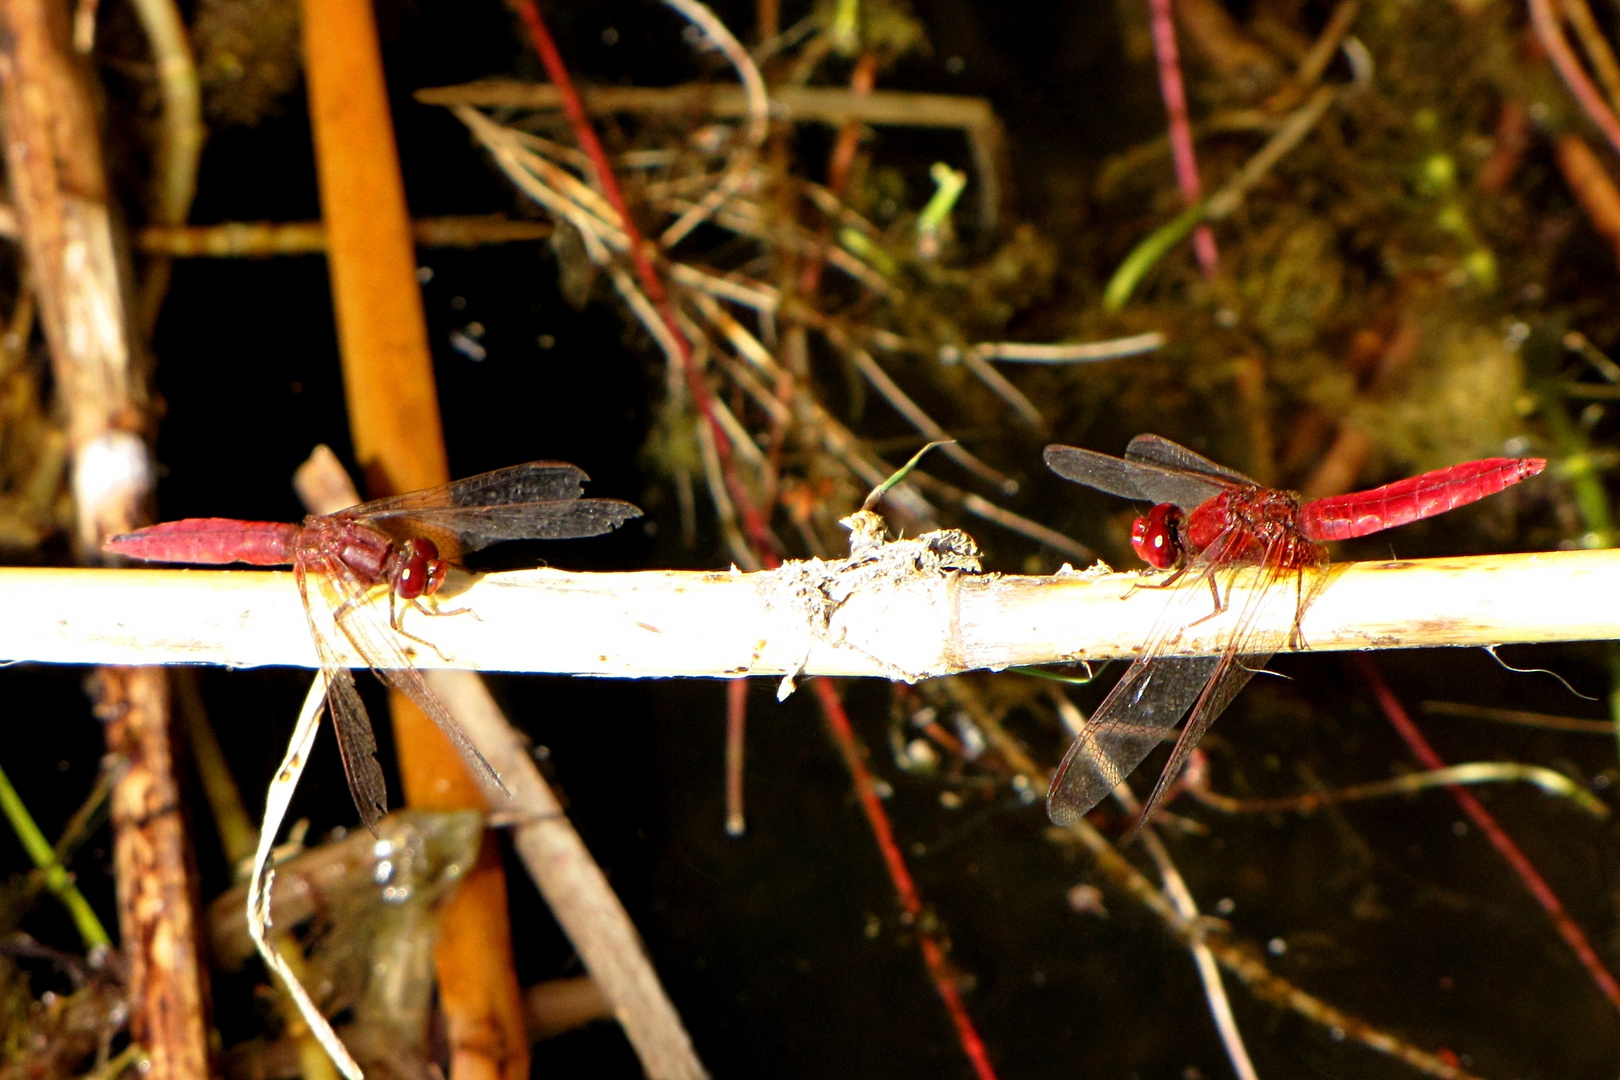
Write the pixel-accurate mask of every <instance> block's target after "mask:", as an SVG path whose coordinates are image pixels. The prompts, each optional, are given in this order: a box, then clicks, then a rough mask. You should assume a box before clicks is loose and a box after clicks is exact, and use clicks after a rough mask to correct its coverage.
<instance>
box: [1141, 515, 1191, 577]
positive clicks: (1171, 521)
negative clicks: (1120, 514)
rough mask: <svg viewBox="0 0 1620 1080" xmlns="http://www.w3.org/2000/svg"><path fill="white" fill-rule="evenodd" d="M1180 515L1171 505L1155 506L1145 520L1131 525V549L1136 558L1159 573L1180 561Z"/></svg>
mask: <svg viewBox="0 0 1620 1080" xmlns="http://www.w3.org/2000/svg"><path fill="white" fill-rule="evenodd" d="M1180 527H1181V511H1180V510H1179V509H1178V508H1177V507H1176V506H1175V504H1174V503H1159V504H1158V505H1157V506H1155V507H1154V508H1153V509H1152V510H1149V511H1148V513H1147V516H1146V517H1139V518H1137V519H1136V521H1135V522H1134V523H1132V525H1131V547H1132V549H1134V550H1135V552H1136V554H1137V555H1138V556H1139V557H1140V558H1141V559H1142V561H1143V562H1145V563H1147V564H1148V565H1149V566H1152V567H1154V568H1156V569H1159V570H1168V569H1170V567H1172V566H1174V565H1176V563H1177V562H1179V561H1180V559H1181V553H1182V547H1181V536H1180Z"/></svg>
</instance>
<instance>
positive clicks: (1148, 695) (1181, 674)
mask: <svg viewBox="0 0 1620 1080" xmlns="http://www.w3.org/2000/svg"><path fill="white" fill-rule="evenodd" d="M1220 660H1221V658H1220V657H1216V656H1145V657H1142V658H1140V659H1138V660H1136V661H1135V662H1134V663H1132V664H1131V666H1130V668H1129V669H1127V670H1126V672H1125V674H1124V675H1123V676H1121V677H1120V680H1119V682H1117V683H1115V684H1114V688H1113V689H1112V690H1111V691H1109V693H1108V696H1107V697H1106V698H1104V699H1103V703H1102V704H1101V705H1099V706H1098V707H1097V709H1096V711H1095V712H1093V713H1092V714H1091V717H1090V719H1089V720H1088V721H1087V723H1086V729H1085V731H1084V733H1082V734H1081V735H1080V736H1079V737H1078V738H1077V739H1075V741H1074V743H1073V745H1071V746H1070V747H1069V752H1068V753H1067V754H1066V755H1064V758H1063V763H1062V764H1061V765H1059V766H1058V770H1057V772H1056V774H1054V775H1053V777H1052V786H1051V789H1050V790H1049V791H1048V792H1047V795H1046V813H1047V816H1048V817H1050V818H1051V819H1052V821H1053V822H1055V823H1056V824H1058V825H1073V824H1074V823H1075V822H1077V821H1079V820H1080V819H1081V818H1083V817H1085V816H1086V814H1088V813H1090V812H1091V810H1092V808H1093V807H1095V806H1096V805H1097V804H1098V803H1100V802H1102V801H1103V800H1104V799H1106V798H1107V797H1108V795H1109V793H1110V792H1112V791H1113V790H1114V789H1115V788H1116V787H1118V786H1119V785H1120V784H1122V783H1123V782H1124V781H1125V778H1126V777H1127V776H1129V775H1130V774H1131V773H1133V772H1135V771H1136V767H1137V766H1138V765H1140V764H1142V762H1143V760H1144V759H1145V758H1146V757H1147V756H1148V755H1149V754H1151V753H1152V752H1153V750H1154V748H1156V747H1157V746H1158V745H1159V744H1160V743H1161V742H1163V741H1164V737H1165V734H1166V733H1167V732H1169V731H1172V730H1174V729H1175V726H1176V725H1177V724H1179V723H1180V722H1181V718H1182V717H1183V716H1185V715H1187V710H1188V709H1189V708H1191V706H1192V704H1193V703H1194V702H1195V701H1197V700H1198V696H1199V695H1200V694H1202V693H1203V692H1204V688H1205V687H1206V686H1208V685H1209V681H1210V677H1211V676H1212V675H1214V674H1215V672H1216V671H1217V670H1218V668H1219V665H1220Z"/></svg>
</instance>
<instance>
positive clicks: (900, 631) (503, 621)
mask: <svg viewBox="0 0 1620 1080" xmlns="http://www.w3.org/2000/svg"><path fill="white" fill-rule="evenodd" d="M922 542H923V541H921V540H918V541H906V542H902V543H899V544H893V545H889V546H887V547H885V548H883V549H881V550H882V551H883V552H891V551H899V550H901V549H906V550H913V549H907V548H906V545H908V544H909V545H916V544H919V543H922ZM880 560H881V556H880ZM1254 577H1255V575H1254V573H1253V572H1252V571H1239V572H1237V573H1236V574H1235V580H1234V582H1233V583H1232V588H1233V589H1234V590H1235V591H1234V592H1233V593H1232V594H1231V595H1230V597H1229V604H1228V608H1227V611H1226V612H1225V613H1223V614H1221V615H1219V616H1216V617H1214V618H1208V619H1205V620H1203V621H1202V622H1199V623H1197V624H1196V625H1194V626H1191V627H1190V628H1188V629H1187V630H1186V632H1185V633H1184V634H1182V635H1181V637H1180V639H1179V640H1178V641H1177V642H1176V643H1175V645H1174V646H1173V651H1175V652H1177V653H1182V654H1197V653H1208V652H1212V651H1216V650H1218V648H1219V647H1220V643H1221V642H1222V641H1223V640H1224V638H1225V636H1226V635H1227V634H1229V633H1230V632H1231V630H1232V624H1233V622H1234V620H1235V618H1236V613H1237V612H1239V611H1241V610H1243V608H1244V606H1245V605H1244V595H1245V590H1246V589H1247V588H1248V587H1249V584H1250V583H1251V582H1252V581H1253V580H1254ZM1145 580H1151V579H1145V578H1143V577H1142V576H1141V575H1139V574H1135V573H1127V574H1118V573H1103V572H1097V573H1092V572H1086V573H1077V572H1073V571H1070V572H1067V573H1062V574H1059V575H1057V576H1054V577H1024V576H1014V575H1006V576H1003V575H996V574H967V573H958V572H937V571H936V572H925V571H918V570H916V569H915V567H914V565H913V564H912V563H911V562H910V561H909V559H908V560H901V559H893V558H891V559H889V560H888V561H887V562H886V563H885V562H882V561H878V562H874V561H872V560H868V561H866V562H862V563H857V564H855V565H853V566H847V565H845V564H840V563H822V562H818V561H814V560H812V561H811V562H808V563H798V562H795V563H789V564H787V565H786V566H785V567H783V568H782V569H779V570H775V571H768V572H762V573H742V572H730V573H705V572H693V571H643V572H638V573H614V574H580V573H569V572H565V571H561V570H524V571H515V572H510V573H501V574H489V575H486V576H484V577H482V578H479V579H477V580H471V579H469V581H470V584H469V582H467V581H464V582H461V583H460V584H461V585H463V586H465V587H464V588H462V589H460V591H457V592H456V595H454V596H451V597H448V598H447V599H446V601H445V605H444V606H445V607H446V608H457V607H466V608H468V609H470V610H471V612H474V613H469V614H461V615H448V614H447V615H444V616H441V617H439V618H431V619H430V618H428V617H425V616H423V615H421V614H419V613H417V612H414V611H412V612H408V613H407V618H406V620H405V627H406V629H407V631H409V632H410V633H411V634H413V635H416V636H418V637H420V638H423V639H431V641H432V642H433V647H432V648H428V647H425V646H421V645H418V644H417V643H416V642H413V641H410V640H405V641H403V643H402V644H403V646H404V647H405V649H406V651H407V652H409V653H412V654H413V655H414V656H415V658H416V661H417V663H418V664H420V665H422V666H423V667H452V668H454V667H461V668H470V669H477V670H484V671H528V672H551V673H564V674H579V675H602V676H614V677H622V678H636V677H649V676H711V677H713V676H731V675H740V674H757V675H790V674H795V673H803V674H807V675H848V676H878V677H883V678H905V679H918V678H925V677H929V676H935V675H944V674H949V673H953V672H960V671H967V670H973V669H979V668H990V669H999V668H1005V667H1009V666H1012V665H1027V664H1050V663H1057V662H1063V661H1075V660H1082V659H1086V660H1098V659H1107V658H1121V657H1129V656H1131V655H1132V654H1133V652H1134V650H1135V649H1137V648H1138V647H1139V646H1140V645H1141V643H1142V642H1143V641H1145V640H1146V639H1147V638H1148V637H1149V635H1150V633H1151V632H1152V630H1153V627H1154V625H1155V622H1156V621H1157V620H1158V619H1159V618H1160V616H1161V615H1162V613H1163V612H1164V611H1165V607H1166V604H1167V602H1168V600H1169V594H1167V593H1166V592H1165V591H1163V590H1157V589H1142V588H1138V587H1137V586H1139V585H1140V584H1142V583H1143V582H1144V581H1145ZM455 588H456V583H454V582H453V583H452V586H451V590H452V591H454V590H455ZM1179 588H1192V589H1200V590H1203V592H1204V595H1205V596H1207V595H1208V589H1207V587H1206V586H1205V585H1203V584H1202V583H1198V582H1194V583H1191V584H1189V585H1184V586H1178V589H1179ZM1225 590H1226V586H1225V585H1224V584H1223V592H1225ZM1284 591H1286V592H1287V593H1288V594H1289V597H1288V601H1287V602H1273V603H1267V604H1261V605H1259V609H1258V616H1257V619H1258V621H1259V622H1260V623H1261V624H1262V629H1265V628H1267V627H1269V628H1270V630H1271V632H1272V633H1273V634H1278V635H1282V634H1286V632H1287V623H1288V622H1289V621H1290V620H1291V619H1292V608H1293V605H1292V602H1291V596H1292V592H1293V590H1292V589H1286V590H1281V589H1279V590H1278V592H1279V593H1281V592H1284ZM1617 595H1620V551H1608V550H1604V551H1562V552H1546V553H1539V554H1527V555H1497V556H1477V557H1470V558H1454V559H1430V560H1424V561H1417V562H1376V563H1372V562H1369V563H1348V564H1343V565H1339V566H1335V567H1334V568H1333V570H1332V571H1331V577H1330V580H1329V581H1328V582H1327V584H1326V585H1325V586H1324V587H1323V588H1322V590H1321V591H1320V593H1319V594H1318V595H1317V598H1316V600H1315V601H1314V602H1313V603H1312V604H1311V605H1310V608H1309V610H1308V611H1307V612H1306V614H1305V617H1304V619H1303V621H1302V623H1301V626H1300V629H1301V632H1302V634H1303V638H1304V644H1303V645H1302V646H1301V648H1302V649H1303V650H1318V651H1320V650H1349V649H1369V648H1410V647H1420V646H1438V645H1476V646H1477V645H1488V644H1496V643H1508V642H1548V641H1585V640H1598V639H1610V638H1620V609H1617V607H1616V605H1614V604H1613V603H1612V602H1611V600H1610V599H1609V598H1612V597H1614V596H1617ZM1189 599H1190V600H1192V601H1193V602H1192V603H1189V604H1187V605H1185V606H1183V607H1181V608H1180V609H1179V610H1181V611H1182V612H1186V613H1191V614H1190V617H1192V618H1197V617H1198V616H1200V615H1202V614H1203V613H1204V612H1205V611H1206V610H1208V609H1207V608H1206V607H1205V606H1204V601H1203V600H1202V599H1201V598H1196V597H1193V598H1189ZM385 603H386V601H385V600H383V599H381V598H380V597H379V606H381V605H382V604H385ZM0 610H4V611H5V612H6V618H5V619H4V620H0V659H5V660H21V661H40V662H54V663H75V664H172V663H206V664H228V665H232V666H239V667H251V666H256V665H264V664H274V665H290V666H297V667H310V666H313V665H314V663H315V655H314V650H313V648H312V647H311V644H310V637H309V629H308V626H307V624H306V621H305V618H304V613H303V611H302V609H301V608H300V606H299V599H298V592H297V589H296V588H294V585H293V580H292V575H291V574H290V573H277V572H271V573H265V572H255V571H201V570H82V569H66V570H45V569H5V570H0ZM383 617H384V618H386V614H384V616H383ZM351 662H353V663H355V665H356V666H359V659H358V658H357V657H351Z"/></svg>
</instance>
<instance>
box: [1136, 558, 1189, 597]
mask: <svg viewBox="0 0 1620 1080" xmlns="http://www.w3.org/2000/svg"><path fill="white" fill-rule="evenodd" d="M1186 573H1187V567H1186V565H1185V564H1183V565H1181V566H1178V567H1176V568H1175V569H1174V570H1172V571H1171V572H1170V576H1169V577H1167V578H1165V579H1164V580H1163V581H1133V582H1131V590H1132V591H1133V592H1134V591H1135V590H1137V589H1168V588H1170V587H1171V586H1172V585H1174V584H1175V583H1176V582H1178V581H1180V580H1181V579H1182V577H1183V576H1184V575H1185V574H1186Z"/></svg>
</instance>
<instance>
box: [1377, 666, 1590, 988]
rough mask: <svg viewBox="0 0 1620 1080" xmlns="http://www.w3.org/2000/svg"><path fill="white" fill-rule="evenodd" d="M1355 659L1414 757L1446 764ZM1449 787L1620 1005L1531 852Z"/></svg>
mask: <svg viewBox="0 0 1620 1080" xmlns="http://www.w3.org/2000/svg"><path fill="white" fill-rule="evenodd" d="M1356 664H1357V666H1358V667H1359V668H1360V669H1361V674H1362V677H1363V678H1365V679H1366V680H1367V684H1368V685H1369V686H1371V687H1372V691H1373V696H1374V697H1376V698H1377V699H1378V704H1379V706H1380V707H1381V708H1382V709H1383V710H1384V715H1385V716H1386V717H1388V718H1389V722H1390V724H1391V725H1393V726H1394V728H1395V730H1396V731H1397V732H1399V733H1400V736H1401V738H1403V739H1405V740H1406V745H1407V746H1408V747H1410V748H1411V750H1412V756H1413V757H1415V758H1417V760H1418V763H1419V764H1421V765H1422V766H1423V767H1424V768H1426V769H1443V768H1445V765H1446V763H1445V761H1444V760H1443V759H1442V758H1441V757H1440V755H1439V754H1437V753H1435V750H1434V747H1432V746H1430V745H1429V741H1428V740H1427V739H1425V738H1424V737H1423V733H1422V732H1421V731H1419V730H1418V728H1417V725H1416V724H1414V723H1413V722H1412V718H1411V717H1410V716H1408V715H1407V713H1406V710H1405V709H1404V708H1402V707H1401V703H1400V701H1398V700H1397V699H1396V697H1395V693H1394V691H1392V690H1390V688H1389V684H1388V683H1386V682H1385V681H1384V678H1383V676H1382V675H1380V674H1379V673H1378V668H1377V667H1376V666H1374V664H1373V662H1372V661H1371V660H1369V659H1367V658H1366V657H1365V656H1357V657H1356ZM1446 790H1447V791H1449V792H1451V797H1452V798H1454V799H1456V800H1457V805H1458V806H1460V807H1462V809H1463V813H1465V814H1467V815H1468V817H1469V819H1470V820H1472V821H1473V823H1474V825H1475V827H1477V828H1478V829H1479V831H1480V832H1482V833H1484V834H1485V837H1486V839H1488V840H1489V841H1490V842H1491V846H1492V847H1494V848H1496V850H1497V851H1498V852H1499V853H1501V856H1502V858H1504V859H1506V860H1507V863H1508V865H1509V866H1511V867H1513V869H1514V871H1515V872H1516V873H1517V874H1518V875H1519V878H1520V880H1522V881H1523V882H1524V887H1525V888H1527V889H1529V890H1530V895H1531V896H1533V897H1535V898H1536V902H1537V903H1538V904H1540V905H1541V907H1542V909H1543V910H1544V911H1546V912H1547V917H1548V918H1550V919H1551V920H1552V923H1553V926H1554V927H1556V928H1557V930H1558V933H1559V935H1560V936H1562V937H1563V939H1564V941H1565V942H1566V943H1567V944H1568V945H1569V947H1570V950H1571V951H1572V952H1574V954H1575V958H1576V959H1577V960H1579V961H1580V962H1581V966H1582V967H1584V968H1586V970H1587V973H1588V974H1589V975H1591V976H1592V981H1593V982H1595V983H1596V984H1597V988H1598V990H1599V991H1600V992H1601V993H1602V994H1603V996H1604V997H1606V998H1608V999H1609V1003H1610V1004H1611V1005H1613V1006H1614V1007H1615V1009H1617V1010H1620V983H1617V982H1615V978H1614V976H1613V975H1611V974H1609V970H1608V968H1606V967H1604V966H1603V961H1601V960H1599V959H1598V955H1597V952H1596V951H1595V950H1594V949H1593V948H1592V944H1591V942H1589V941H1588V940H1587V939H1586V934H1585V932H1584V931H1582V930H1581V928H1580V926H1578V925H1577V924H1576V922H1575V920H1574V919H1572V918H1570V916H1569V912H1567V911H1565V910H1564V905H1563V903H1562V902H1561V901H1560V900H1559V899H1558V896H1557V894H1555V893H1554V892H1553V891H1552V887H1551V886H1549V885H1548V884H1547V882H1546V880H1545V879H1544V878H1542V876H1541V874H1540V873H1538V872H1537V870H1536V868H1535V866H1534V865H1533V864H1532V863H1531V862H1530V859H1529V857H1528V856H1526V855H1525V853H1524V852H1523V851H1521V850H1520V849H1519V845H1518V844H1515V843H1514V842H1513V838H1512V837H1510V836H1509V835H1508V834H1507V833H1506V832H1505V831H1504V830H1503V829H1502V826H1501V825H1499V824H1497V821H1496V819H1495V818H1494V817H1492V816H1491V812H1490V811H1489V810H1487V809H1485V806H1484V804H1483V803H1481V802H1480V801H1479V800H1478V799H1476V798H1475V797H1474V796H1473V795H1472V794H1470V793H1469V792H1468V791H1467V790H1466V789H1464V788H1462V787H1460V786H1458V785H1456V784H1451V785H1447V787H1446Z"/></svg>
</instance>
